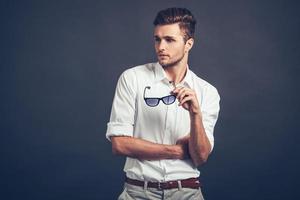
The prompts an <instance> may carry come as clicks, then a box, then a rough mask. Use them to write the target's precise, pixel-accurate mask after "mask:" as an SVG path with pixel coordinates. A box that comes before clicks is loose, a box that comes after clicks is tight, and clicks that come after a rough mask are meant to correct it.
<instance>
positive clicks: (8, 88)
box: [0, 0, 300, 200]
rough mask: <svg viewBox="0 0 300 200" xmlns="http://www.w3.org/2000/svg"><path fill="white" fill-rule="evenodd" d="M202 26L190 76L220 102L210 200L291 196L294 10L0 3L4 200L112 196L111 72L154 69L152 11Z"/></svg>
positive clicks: (283, 6) (208, 172)
mask: <svg viewBox="0 0 300 200" xmlns="http://www.w3.org/2000/svg"><path fill="white" fill-rule="evenodd" d="M170 6H182V7H187V8H189V9H190V10H191V11H192V12H193V13H194V15H195V17H196V18H197V20H198V24H197V29H196V44H195V46H194V48H193V50H192V52H191V56H190V67H191V69H192V70H193V71H194V72H195V73H197V74H198V75H199V76H200V77H202V78H204V79H205V80H207V81H209V82H210V83H212V84H213V85H215V86H216V87H217V88H218V90H219V93H220V95H221V98H222V99H221V112H220V118H219V121H218V123H217V126H216V128H215V148H214V151H213V153H212V155H211V156H210V158H209V160H208V163H207V164H205V165H204V166H202V167H200V170H201V172H202V175H201V179H202V182H203V183H204V186H203V193H204V195H205V197H206V199H209V200H216V199H231V200H232V199H237V200H241V199H245V200H247V199H249V200H250V199H296V198H297V197H296V195H297V194H298V190H299V189H298V182H299V172H298V171H299V153H298V152H299V145H298V141H299V130H298V124H299V116H298V112H299V94H298V93H299V83H298V81H297V80H296V79H297V76H298V74H299V64H300V61H299V56H300V49H299V47H300V44H299V35H300V26H299V25H300V14H299V8H300V7H299V3H298V2H297V1H287V0H285V1H284V0H282V1H279V0H274V1H265V0H247V1H237V0H236V1H235V0H227V1H216V0H211V1H196V0H194V1H171V0H168V1H150V0H147V1H137V0H136V1H71V0H70V1H65V0H64V1H1V3H0V7H1V10H0V16H1V33H0V36H1V37H0V39H1V41H0V47H1V52H0V65H1V68H0V70H1V71H0V78H1V79H0V81H1V84H0V88H1V100H0V103H1V107H0V109H1V110H0V124H1V138H0V141H1V146H0V150H1V151H0V152H1V165H0V190H1V191H0V198H1V199H91V200H92V199H116V197H117V196H118V194H119V193H120V192H121V190H122V184H123V178H124V174H123V172H122V168H123V164H124V158H122V157H117V156H113V155H112V153H111V146H110V143H109V142H108V141H107V140H106V139H105V131H106V123H107V121H108V120H109V115H110V109H111V103H112V99H113V95H114V89H115V86H116V82H117V79H118V77H119V75H120V74H121V73H122V72H123V71H124V70H125V69H126V68H128V67H132V66H135V65H138V64H142V63H147V62H152V61H156V59H155V54H154V49H153V38H152V33H153V26H152V21H153V19H154V17H155V15H156V13H157V11H159V10H161V9H163V8H166V7H170Z"/></svg>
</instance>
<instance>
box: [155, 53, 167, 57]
mask: <svg viewBox="0 0 300 200" xmlns="http://www.w3.org/2000/svg"><path fill="white" fill-rule="evenodd" d="M158 56H159V57H168V56H169V55H167V54H158Z"/></svg>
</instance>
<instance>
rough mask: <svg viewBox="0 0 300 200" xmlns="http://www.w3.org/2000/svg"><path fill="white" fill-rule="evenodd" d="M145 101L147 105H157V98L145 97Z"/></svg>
mask: <svg viewBox="0 0 300 200" xmlns="http://www.w3.org/2000/svg"><path fill="white" fill-rule="evenodd" d="M145 102H146V104H147V105H148V106H151V107H154V106H157V105H158V102H159V99H157V98H145Z"/></svg>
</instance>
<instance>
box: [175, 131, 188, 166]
mask: <svg viewBox="0 0 300 200" xmlns="http://www.w3.org/2000/svg"><path fill="white" fill-rule="evenodd" d="M189 139H190V135H187V136H184V137H183V138H180V139H178V140H177V141H176V145H178V146H179V147H180V149H181V151H182V156H181V158H180V159H182V160H184V159H189V158H191V156H190V154H189Z"/></svg>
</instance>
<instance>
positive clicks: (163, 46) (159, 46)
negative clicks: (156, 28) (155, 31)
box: [157, 40, 166, 52]
mask: <svg viewBox="0 0 300 200" xmlns="http://www.w3.org/2000/svg"><path fill="white" fill-rule="evenodd" d="M157 50H158V51H160V52H161V51H165V50H166V42H165V41H164V40H161V41H160V42H158V43H157Z"/></svg>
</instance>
